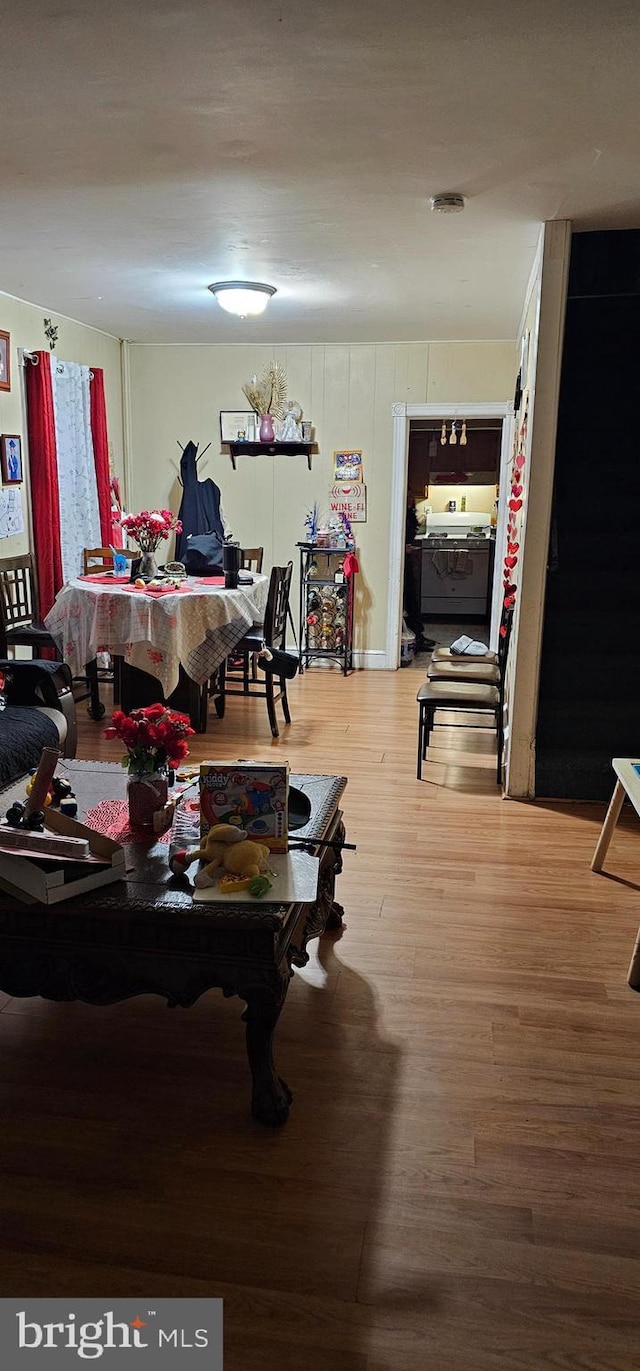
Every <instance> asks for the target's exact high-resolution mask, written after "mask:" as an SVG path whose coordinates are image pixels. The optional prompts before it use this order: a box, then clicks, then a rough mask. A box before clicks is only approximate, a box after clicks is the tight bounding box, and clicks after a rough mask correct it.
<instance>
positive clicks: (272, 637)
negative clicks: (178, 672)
mask: <svg viewBox="0 0 640 1371" xmlns="http://www.w3.org/2000/svg"><path fill="white" fill-rule="evenodd" d="M292 575H293V562H288V563H287V565H286V566H274V567H273V568H272V571H271V579H270V581H269V592H268V595H267V607H266V609H265V614H264V624H256V625H254V627H253V628H252V629H250V630H249V632H248V633H245V635H244V638H241V639H240V642H239V643H238V644H237V646H236V648H234V653H236V652H237V653H246V655H247V658H250V657H251V655H252V654H254V653H258V652H260V650H261V648H262V647H263V646H266V647H273V648H279V649H284V648H285V644H286V636H287V615H288V612H289V595H290V593H291V577H292ZM211 694H212V695H213V697H214V705H215V710H216V713H217V715H218V718H220V719H221V718H223V716H224V706H225V700H226V698H227V696H229V695H244V696H247V695H253V696H255V697H257V698H259V699H262V700H266V702H267V714H268V715H269V724H270V726H271V732H272V734H273V737H274V738H278V737H279V736H280V734H279V730H278V719H277V716H276V704H277V703H278V701H281V702H282V712H283V714H284V717H285V722H286V723H288V724H290V723H291V714H290V711H289V701H288V699H287V682H286V679H285V677H284V676H279V677H274V676H272V675H270V674H267V673H266V672H265V675H264V689H263V688H262V682H260V683H259V684H256V683H255V682H254V681H252V680H250V679H249V676H248V673H245V676H244V678H243V680H242V685H241V687H240V688H238V687H237V686H236V685H235V683H233V684H228V683H227V664H226V662H223V663H222V666H221V667H220V668H219V670H218V673H217V675H216V677H215V678H214V680H213V681H212V683H211Z"/></svg>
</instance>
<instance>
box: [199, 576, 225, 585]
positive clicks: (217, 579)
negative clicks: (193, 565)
mask: <svg viewBox="0 0 640 1371" xmlns="http://www.w3.org/2000/svg"><path fill="white" fill-rule="evenodd" d="M196 585H198V586H223V585H224V576H199V577H198V579H197V581H196Z"/></svg>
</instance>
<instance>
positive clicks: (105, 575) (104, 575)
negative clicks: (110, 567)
mask: <svg viewBox="0 0 640 1371" xmlns="http://www.w3.org/2000/svg"><path fill="white" fill-rule="evenodd" d="M78 580H79V581H93V583H94V585H99V586H112V585H122V581H121V580H120V577H119V576H114V574H113V572H112V571H109V572H106V571H96V572H94V574H93V575H91V574H89V575H87V576H79V577H78Z"/></svg>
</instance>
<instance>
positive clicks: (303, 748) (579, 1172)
mask: <svg viewBox="0 0 640 1371" xmlns="http://www.w3.org/2000/svg"><path fill="white" fill-rule="evenodd" d="M420 675H421V672H419V671H417V669H413V670H406V671H401V672H399V673H395V674H394V673H386V672H368V673H358V674H355V675H353V676H351V677H350V678H348V679H346V680H344V679H342V677H340V676H339V675H338V673H337V672H333V671H324V670H316V671H312V672H309V673H308V674H306V675H305V676H304V678H303V679H302V680H297V681H295V682H294V683H293V685H292V687H291V690H290V696H291V707H292V714H293V719H294V722H293V724H292V725H291V727H290V729H288V730H284V731H283V733H282V737H281V740H280V742H279V744H273V743H272V741H271V737H270V733H269V729H268V725H267V720H266V711H265V708H264V702H263V701H259V700H255V701H244V700H237V699H234V700H231V701H229V704H228V711H227V717H226V718H225V720H224V721H222V722H219V721H217V720H216V719H215V718H214V717H212V720H211V725H210V731H209V734H208V736H207V737H206V738H198V739H195V740H194V747H193V751H192V755H193V756H194V757H195V758H204V757H206V756H209V757H216V756H217V757H224V758H232V757H236V756H239V755H240V756H252V755H253V756H263V757H267V758H271V757H287V758H288V759H289V760H290V762H291V765H292V767H293V768H294V769H295V770H299V771H327V772H344V773H346V774H347V775H348V777H349V785H348V789H347V792H346V795H345V802H344V808H345V814H346V822H347V831H348V837H349V838H350V839H351V840H353V841H356V842H357V844H358V851H357V854H355V855H354V854H349V853H347V854H345V869H344V874H343V876H342V878H341V881H340V887H339V898H340V899H341V900H342V902H343V903H344V905H345V907H346V911H347V926H346V929H345V931H344V933H343V935H342V936H341V937H336V936H331V937H327V938H325V939H324V940H323V941H322V943H321V945H320V946H319V947H317V948H316V954H315V956H314V957H313V959H312V962H311V963H310V966H309V967H308V968H306V970H305V971H304V972H302V973H300V974H298V973H296V975H295V977H294V980H293V982H292V985H291V988H290V991H289V996H288V1000H287V1003H286V1005H285V1009H284V1012H283V1015H282V1018H281V1021H280V1026H279V1029H278V1034H277V1059H278V1064H279V1067H280V1070H281V1072H282V1074H283V1076H284V1077H285V1079H286V1080H288V1081H289V1083H290V1084H291V1086H292V1088H293V1091H294V1104H293V1108H292V1112H291V1118H290V1121H289V1123H288V1125H287V1126H286V1127H285V1128H283V1129H282V1130H280V1131H274V1132H270V1131H268V1130H265V1129H263V1128H261V1127H260V1126H259V1125H258V1124H255V1123H253V1122H252V1120H251V1118H250V1116H249V1111H248V1099H249V1080H248V1069H247V1066H246V1062H245V1053H244V1042H243V1026H242V1024H241V1022H240V1013H241V1005H240V1002H239V1001H233V1000H230V1001H225V1000H224V999H223V998H222V996H221V995H219V994H218V993H216V992H212V993H211V994H209V995H207V996H206V997H204V999H202V1000H201V1001H200V1002H199V1003H198V1004H197V1005H196V1006H195V1007H194V1008H193V1009H190V1010H180V1009H176V1010H172V1011H167V1009H166V1008H164V1006H163V1004H162V1003H161V1002H158V1001H154V1000H153V999H151V998H149V999H140V1000H134V1001H131V1002H129V1003H127V1004H118V1005H114V1006H113V1007H111V1008H107V1009H96V1008H91V1007H87V1006H82V1005H79V1004H70V1005H54V1004H48V1003H46V1002H44V1001H39V1000H34V1001H18V1000H7V999H6V997H5V999H4V1001H3V1004H2V1012H0V1097H1V1100H2V1122H1V1126H0V1200H1V1205H0V1271H1V1273H2V1274H1V1277H0V1290H1V1293H2V1294H4V1295H16V1296H18V1295H19V1296H21V1297H22V1296H25V1297H26V1296H37V1295H65V1296H66V1295H68V1296H69V1298H70V1299H72V1298H74V1297H80V1296H82V1295H91V1296H94V1295H101V1296H102V1295H104V1296H105V1298H113V1297H115V1296H117V1295H132V1296H142V1297H157V1298H159V1297H161V1296H163V1295H164V1296H169V1295H173V1296H177V1295H196V1296H197V1295H201V1296H210V1295H214V1294H215V1295H221V1296H223V1297H224V1300H225V1341H226V1360H225V1371H258V1368H260V1371H294V1369H295V1371H299V1368H302V1367H304V1368H307V1369H308V1371H540V1368H546V1367H550V1368H565V1369H569V1368H571V1371H578V1368H579V1369H580V1371H631V1369H632V1368H638V1367H639V1366H640V1262H639V1260H638V1257H639V1254H640V1095H639V1085H640V999H639V998H638V996H637V995H635V994H634V993H633V992H632V991H630V990H629V989H628V987H627V984H626V973H627V966H628V962H629V958H630V955H631V951H632V947H633V943H634V939H635V936H636V932H637V928H638V923H639V922H640V899H639V895H638V891H639V888H640V834H639V829H638V823H637V820H636V819H635V818H634V817H633V816H631V815H629V816H627V817H626V818H624V817H623V821H622V823H621V825H620V827H619V828H618V829H617V831H616V834H615V838H614V841H613V844H612V847H611V850H610V853H609V857H608V861H607V867H608V870H609V871H610V872H613V873H615V878H614V877H610V878H607V877H604V876H596V875H594V874H593V873H592V872H591V871H590V869H589V861H590V858H591V854H592V852H593V848H594V845H595V841H596V838H597V835H598V831H599V825H600V823H601V820H602V809H601V808H599V807H597V806H596V807H589V806H582V807H578V806H569V805H553V804H549V803H546V804H544V805H539V806H534V805H526V804H516V803H511V802H508V801H504V800H502V799H500V798H499V796H498V793H497V790H496V787H495V784H494V780H493V770H494V758H493V738H492V735H491V733H490V732H475V731H474V732H469V733H461V732H460V731H456V730H453V729H451V728H445V729H442V730H441V731H440V732H439V733H438V734H437V737H436V739H435V740H434V741H433V744H432V748H431V750H430V754H429V756H430V759H429V761H428V763H427V765H426V768H425V773H424V774H425V780H424V781H423V782H422V783H421V784H420V783H418V782H417V781H416V780H415V738H416V707H415V690H416V686H417V684H418V681H419V677H420ZM79 708H80V714H81V718H82V720H83V722H82V725H81V742H80V755H81V756H83V757H91V756H96V757H101V758H106V757H111V756H114V757H115V756H117V755H118V753H119V746H118V744H117V743H110V742H106V741H104V739H103V738H102V726H101V725H98V724H94V723H91V722H90V721H89V720H87V719H86V717H85V715H84V709H85V706H84V705H80V707H79ZM25 917H28V916H26V915H25Z"/></svg>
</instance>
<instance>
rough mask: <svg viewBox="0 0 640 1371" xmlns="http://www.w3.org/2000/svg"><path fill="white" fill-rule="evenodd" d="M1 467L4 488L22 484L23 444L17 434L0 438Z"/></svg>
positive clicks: (4, 435) (7, 434)
mask: <svg viewBox="0 0 640 1371" xmlns="http://www.w3.org/2000/svg"><path fill="white" fill-rule="evenodd" d="M0 466H1V467H2V484H3V486H19V485H20V484H21V482H22V442H21V440H20V438H19V437H18V434H17V433H3V435H2V437H1V438H0Z"/></svg>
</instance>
